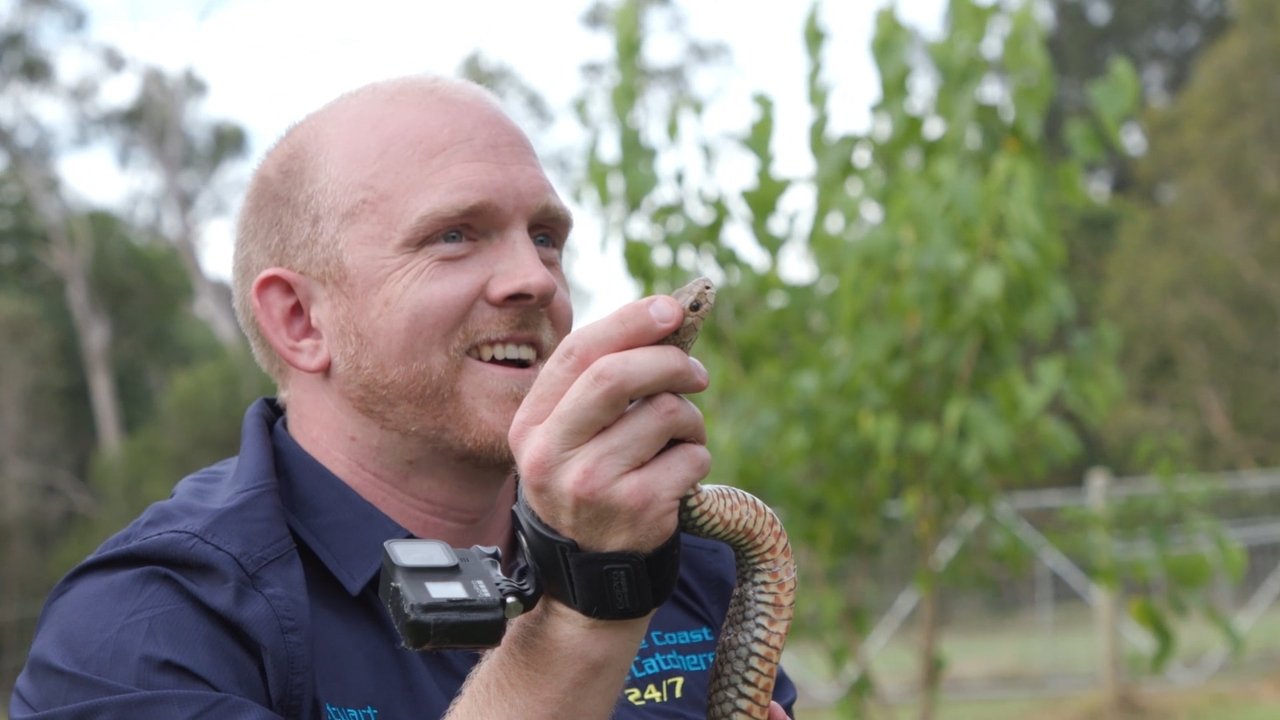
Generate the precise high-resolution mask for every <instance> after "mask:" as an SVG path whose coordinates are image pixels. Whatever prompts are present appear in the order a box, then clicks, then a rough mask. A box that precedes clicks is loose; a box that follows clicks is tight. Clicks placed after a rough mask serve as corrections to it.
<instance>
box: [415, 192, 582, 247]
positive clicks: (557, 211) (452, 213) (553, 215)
mask: <svg viewBox="0 0 1280 720" xmlns="http://www.w3.org/2000/svg"><path fill="white" fill-rule="evenodd" d="M503 212H506V211H505V210H504V209H503V208H502V206H501V205H499V204H498V203H496V202H494V201H492V200H484V199H482V200H476V201H474V202H469V203H467V204H465V205H456V206H452V207H447V208H440V209H437V210H428V211H427V212H424V213H422V214H421V215H418V216H417V217H415V218H414V219H413V220H412V221H411V222H410V223H409V224H408V225H407V226H406V227H405V229H404V231H403V232H402V233H401V234H400V237H401V238H402V239H403V240H404V241H405V242H408V243H413V242H417V241H419V240H421V239H422V237H423V236H424V235H426V234H428V233H432V232H436V231H437V230H439V229H441V228H442V227H444V226H447V225H452V224H459V223H466V222H468V221H470V220H471V219H473V218H480V217H492V216H494V215H500V214H501V213H503ZM529 224H530V225H548V226H551V227H553V228H556V229H557V230H562V231H563V232H564V234H565V235H568V234H569V231H570V230H571V229H572V228H573V214H572V213H570V212H569V208H567V207H565V206H564V203H561V202H560V201H559V200H558V199H555V198H547V199H546V200H543V201H542V202H540V203H538V205H537V206H535V207H534V209H533V212H532V213H531V214H530V215H529Z"/></svg>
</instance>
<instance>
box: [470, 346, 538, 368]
mask: <svg viewBox="0 0 1280 720" xmlns="http://www.w3.org/2000/svg"><path fill="white" fill-rule="evenodd" d="M467 357H469V358H471V359H473V360H479V361H481V362H486V363H493V364H495V365H502V366H504V367H513V368H528V367H533V364H534V363H535V362H537V360H538V349H537V348H536V347H534V346H533V345H530V344H528V343H484V344H481V345H476V346H475V347H472V348H470V349H468V350H467Z"/></svg>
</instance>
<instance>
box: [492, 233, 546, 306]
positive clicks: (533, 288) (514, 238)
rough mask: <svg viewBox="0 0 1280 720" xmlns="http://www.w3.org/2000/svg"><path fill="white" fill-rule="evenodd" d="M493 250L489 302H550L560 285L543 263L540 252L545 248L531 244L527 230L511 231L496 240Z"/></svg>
mask: <svg viewBox="0 0 1280 720" xmlns="http://www.w3.org/2000/svg"><path fill="white" fill-rule="evenodd" d="M497 250H498V252H497V253H495V255H496V256H497V257H495V258H494V261H493V262H494V267H493V275H492V277H491V279H490V281H489V293H490V298H489V300H490V302H492V303H493V304H495V305H532V306H535V307H543V306H546V305H548V304H550V302H551V300H552V299H553V298H554V297H555V295H556V292H558V291H559V289H560V285H559V283H558V282H557V280H556V275H555V273H554V272H552V269H551V268H550V267H548V266H547V262H546V259H545V258H544V256H543V253H544V252H546V251H545V250H541V249H539V248H538V246H537V245H534V243H533V238H531V237H529V235H528V233H527V232H522V233H513V234H512V235H511V237H510V238H508V239H506V240H505V241H504V242H501V243H498V248H497Z"/></svg>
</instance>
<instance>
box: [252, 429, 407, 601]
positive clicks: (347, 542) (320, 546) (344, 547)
mask: <svg viewBox="0 0 1280 720" xmlns="http://www.w3.org/2000/svg"><path fill="white" fill-rule="evenodd" d="M271 444H272V447H273V449H274V451H275V458H276V474H277V475H278V476H279V478H280V497H281V499H282V501H283V503H284V508H285V512H286V513H287V514H288V517H289V525H290V527H291V528H292V529H293V531H294V533H295V534H296V535H297V536H298V538H299V539H300V540H301V541H302V542H303V543H305V544H306V545H307V547H309V548H310V549H311V551H312V552H314V553H315V555H316V557H317V558H319V559H320V562H322V563H324V566H325V567H326V568H328V569H329V572H331V573H333V576H334V577H335V578H337V579H338V581H339V582H341V583H342V586H343V587H344V588H346V590H347V592H348V593H350V594H351V595H353V596H354V595H357V594H359V593H360V591H362V590H363V589H364V588H365V586H366V585H368V584H369V582H370V581H371V580H373V578H374V577H376V576H377V574H378V571H379V570H380V569H381V567H382V543H383V542H385V541H387V540H392V539H398V538H406V537H410V533H409V531H408V530H405V529H404V528H403V527H401V526H400V524H399V523H397V522H395V521H394V520H392V519H391V518H389V517H387V516H386V515H385V514H383V512H382V511H381V510H379V509H378V508H376V507H374V506H373V505H372V504H370V503H369V501H368V500H365V499H364V498H363V497H361V496H360V495H359V494H358V493H356V491H354V490H352V489H351V486H349V485H347V484H346V483H345V482H343V481H342V480H341V479H340V478H338V476H337V475H334V474H333V473H332V472H331V471H330V470H329V469H328V468H326V467H325V466H323V465H321V464H320V462H319V461H318V460H316V459H315V458H314V457H312V456H311V454H310V453H308V452H307V451H306V450H304V449H303V448H302V446H301V445H299V444H298V442H297V441H296V440H294V439H293V436H291V435H290V434H289V431H288V429H287V427H286V423H285V418H284V416H283V415H281V416H279V417H278V418H277V419H276V421H275V422H274V423H273V424H272V426H271Z"/></svg>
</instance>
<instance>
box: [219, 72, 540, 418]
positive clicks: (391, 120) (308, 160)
mask: <svg viewBox="0 0 1280 720" xmlns="http://www.w3.org/2000/svg"><path fill="white" fill-rule="evenodd" d="M475 113H480V114H488V115H494V116H500V117H501V118H503V119H504V120H505V118H506V116H505V114H504V113H503V111H502V109H501V107H500V106H499V104H498V102H497V100H496V98H495V97H494V96H493V95H492V94H491V93H490V92H489V91H488V90H486V89H484V88H483V87H481V86H479V85H476V84H474V83H470V82H467V81H463V80H457V79H453V78H444V77H436V76H412V77H405V78H397V79H393V80H387V81H383V82H378V83H373V84H370V85H366V86H364V87H361V88H359V89H356V90H353V91H351V92H349V93H346V94H345V95H342V96H340V97H338V98H337V99H335V100H333V101H332V102H330V103H328V104H327V105H325V106H323V107H321V108H320V109H319V110H316V111H315V112H313V113H311V114H310V115H308V116H307V117H305V118H304V119H303V120H301V121H300V122H298V123H297V124H296V125H294V126H293V127H291V128H290V129H289V130H288V131H287V132H286V133H285V134H284V135H283V136H282V137H281V138H280V139H279V140H278V141H277V142H276V143H275V145H273V146H272V147H271V149H270V150H268V152H267V154H266V156H265V157H264V158H263V160H262V162H261V164H260V165H259V167H258V169H257V171H256V172H255V173H254V175H253V178H252V179H251V181H250V183H249V188H248V191H247V192H246V194H245V198H244V204H243V206H242V208H241V211H240V218H239V223H238V226H237V229H236V246H235V259H234V265H233V277H232V285H233V293H234V302H235V310H236V316H237V318H238V319H239V321H240V326H241V328H242V329H243V330H244V332H245V335H246V336H247V337H248V338H249V343H250V346H251V347H252V349H253V354H254V357H255V358H256V359H257V361H258V364H259V365H260V366H262V368H263V370H265V371H266V372H267V374H268V375H270V376H271V377H272V378H273V379H274V380H275V381H276V383H277V385H278V386H280V390H281V393H282V395H283V393H284V380H285V372H286V367H285V364H284V363H283V362H282V361H281V360H280V359H279V357H278V356H277V355H276V353H275V351H274V350H273V349H272V347H271V345H270V344H269V343H267V341H266V340H265V338H264V336H263V334H262V332H261V330H260V329H259V327H258V322H257V318H256V317H255V314H254V310H253V302H252V297H251V293H252V289H253V284H254V281H255V279H256V278H257V277H258V276H259V275H260V274H261V273H262V272H263V271H264V270H266V269H268V268H272V267H282V268H287V269H289V270H293V271H295V272H298V273H301V274H304V275H306V276H308V277H310V278H313V279H315V280H317V281H319V282H321V283H325V284H334V283H338V282H341V280H342V278H343V274H344V270H343V238H344V233H345V232H346V229H347V228H349V227H350V225H351V224H352V223H353V222H354V221H356V220H357V219H358V218H359V217H360V215H361V214H362V212H364V211H365V210H367V209H368V207H369V206H370V205H371V204H373V203H374V202H375V201H376V197H377V192H378V188H379V183H386V182H394V178H393V177H392V178H387V177H384V176H383V173H382V169H383V166H384V163H385V161H387V160H388V159H395V158H397V157H401V158H402V157H403V155H404V153H406V152H408V153H429V152H439V151H441V150H443V149H446V148H448V147H450V146H451V145H452V144H454V143H456V142H458V141H459V140H460V139H461V138H460V137H456V136H457V135H459V134H460V133H463V132H465V130H466V127H467V126H466V124H465V123H458V122H456V121H454V122H443V123H440V122H437V123H433V122H432V119H433V118H454V119H456V118H457V117H459V116H467V115H471V114H475ZM506 122H507V123H508V124H510V121H509V120H506ZM424 124H426V125H428V126H431V129H432V130H433V133H434V136H433V142H432V143H431V146H430V147H425V148H424V147H421V146H415V147H405V146H400V145H398V144H395V143H392V142H388V138H397V137H408V136H409V131H410V130H411V129H415V128H416V129H418V130H419V134H421V128H422V126H423V125H424ZM437 127H438V131H436V128H437ZM511 128H512V130H513V131H514V132H515V133H516V135H517V136H518V137H519V138H520V139H522V140H523V141H524V142H525V143H527V142H528V141H527V139H524V138H523V134H521V133H519V130H518V129H516V128H515V126H514V125H513V124H512V125H511Z"/></svg>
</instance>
